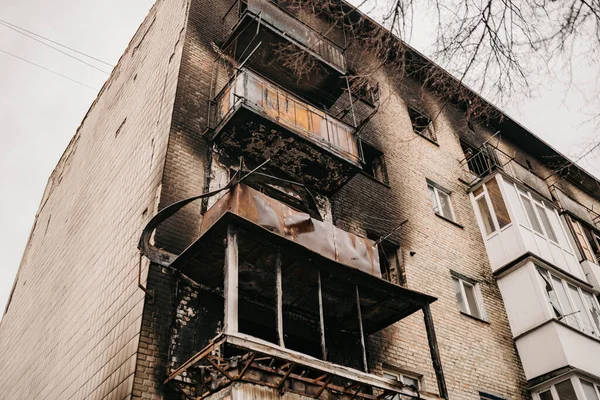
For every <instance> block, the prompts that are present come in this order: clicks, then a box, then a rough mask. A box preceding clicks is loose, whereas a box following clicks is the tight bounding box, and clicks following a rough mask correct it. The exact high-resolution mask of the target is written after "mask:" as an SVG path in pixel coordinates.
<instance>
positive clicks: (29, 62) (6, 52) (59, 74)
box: [0, 49, 98, 92]
mask: <svg viewBox="0 0 600 400" xmlns="http://www.w3.org/2000/svg"><path fill="white" fill-rule="evenodd" d="M0 52H1V53H4V54H8V55H9V56H12V57H14V58H17V59H19V60H21V61H24V62H26V63H28V64H31V65H34V66H36V67H38V68H41V69H43V70H44V71H48V72H51V73H53V74H54V75H58V76H60V77H61V78H64V79H68V80H70V81H71V82H75V83H77V84H79V85H81V86H85V87H86V88H88V89H92V90H93V91H95V92H97V91H98V89H96V88H94V87H91V86H89V85H86V84H85V83H83V82H79V81H77V80H75V79H72V78H69V77H68V76H66V75H63V74H61V73H59V72H56V71H52V70H51V69H48V68H46V67H43V66H41V65H39V64H36V63H34V62H31V61H29V60H26V59H24V58H22V57H19V56H17V55H15V54H13V53H9V52H8V51H5V50H2V49H0Z"/></svg>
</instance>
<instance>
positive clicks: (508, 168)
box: [460, 143, 552, 199]
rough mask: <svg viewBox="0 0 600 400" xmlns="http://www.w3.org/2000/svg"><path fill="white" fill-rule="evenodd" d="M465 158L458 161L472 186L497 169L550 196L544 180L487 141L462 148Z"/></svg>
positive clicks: (547, 196) (549, 197)
mask: <svg viewBox="0 0 600 400" xmlns="http://www.w3.org/2000/svg"><path fill="white" fill-rule="evenodd" d="M463 150H464V151H465V158H464V159H463V160H462V161H461V162H460V164H461V167H462V169H463V171H464V172H465V173H466V175H467V177H468V179H467V181H466V183H467V184H468V185H469V186H470V187H473V186H474V185H476V184H477V183H479V182H480V181H481V180H482V179H484V178H485V177H486V176H488V175H491V174H493V173H494V172H496V171H498V170H502V171H504V172H505V173H506V174H508V175H509V176H511V177H512V178H515V179H517V180H519V181H521V182H522V183H524V184H526V185H527V186H529V187H530V188H532V189H535V190H536V191H537V192H538V193H539V194H542V195H543V196H545V197H546V198H548V199H551V198H552V195H551V194H550V190H549V188H548V185H547V184H546V182H545V181H544V180H543V179H541V178H540V177H539V176H537V175H536V174H535V173H533V172H532V171H531V169H529V168H527V167H524V166H523V165H521V164H520V163H519V162H517V161H516V160H515V158H514V156H510V155H509V154H507V153H505V152H504V151H502V150H500V149H499V148H498V147H496V146H493V145H491V144H489V143H484V144H483V145H482V146H480V147H479V148H476V149H472V148H469V147H467V148H464V149H463Z"/></svg>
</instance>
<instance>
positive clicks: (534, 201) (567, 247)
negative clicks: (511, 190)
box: [508, 183, 583, 274]
mask: <svg viewBox="0 0 600 400" xmlns="http://www.w3.org/2000/svg"><path fill="white" fill-rule="evenodd" d="M508 184H510V185H514V187H515V189H516V190H517V197H518V198H519V203H520V205H521V208H522V209H523V211H524V213H525V218H526V219H527V223H528V224H529V226H525V225H523V224H521V223H520V224H519V225H520V226H522V227H523V228H525V229H527V230H529V231H531V232H532V233H533V234H534V235H536V236H538V237H539V238H542V239H544V240H546V241H548V242H549V243H550V244H553V245H554V246H557V247H559V248H560V249H562V250H563V251H564V252H566V253H568V254H569V255H572V256H573V257H575V258H578V257H577V255H576V253H575V250H574V249H573V248H572V244H571V239H574V240H577V238H572V237H570V236H572V233H571V231H570V230H569V229H567V228H566V226H564V222H563V220H562V219H561V218H560V215H559V213H558V211H557V210H556V208H555V207H554V206H552V205H551V204H549V203H548V202H547V201H546V200H543V199H540V198H538V196H534V195H533V193H532V192H531V190H527V189H524V188H522V187H520V186H519V185H517V184H515V183H508ZM521 196H524V197H525V198H527V199H529V201H530V202H531V206H532V208H533V212H534V213H535V216H536V218H537V221H538V224H539V225H540V228H541V230H542V232H543V234H540V233H539V232H537V231H536V230H535V229H533V224H532V223H531V220H530V218H529V214H528V213H527V212H526V211H525V205H524V203H523V198H522V197H521ZM536 205H539V206H541V207H542V208H543V209H544V210H545V211H546V213H554V215H555V217H556V218H557V220H558V226H554V225H552V220H551V219H550V216H548V219H549V223H550V226H551V227H552V229H553V230H554V234H555V235H556V237H557V239H558V240H559V241H558V242H557V241H554V240H552V239H550V237H549V236H548V233H547V232H546V227H545V226H544V223H543V222H542V218H541V217H540V215H539V210H538V208H537V207H536ZM557 229H560V232H557V231H556V230H557ZM561 233H562V237H564V238H565V240H566V242H565V244H564V245H563V244H562V243H560V239H559V237H560V236H561ZM580 268H581V266H580ZM580 272H581V273H582V274H583V271H580Z"/></svg>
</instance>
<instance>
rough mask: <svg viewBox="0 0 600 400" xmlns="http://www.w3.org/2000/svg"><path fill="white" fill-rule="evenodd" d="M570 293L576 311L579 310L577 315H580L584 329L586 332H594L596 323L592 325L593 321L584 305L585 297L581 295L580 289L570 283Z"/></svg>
mask: <svg viewBox="0 0 600 400" xmlns="http://www.w3.org/2000/svg"><path fill="white" fill-rule="evenodd" d="M568 287H569V294H570V295H571V300H573V306H574V307H575V311H579V312H578V313H577V315H578V316H579V321H580V322H581V324H582V325H583V331H584V332H586V333H592V332H594V325H592V321H590V317H588V314H587V312H586V310H585V307H584V305H583V299H582V298H581V296H580V295H579V291H578V290H577V288H576V287H575V286H573V285H568Z"/></svg>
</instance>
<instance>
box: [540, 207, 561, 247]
mask: <svg viewBox="0 0 600 400" xmlns="http://www.w3.org/2000/svg"><path fill="white" fill-rule="evenodd" d="M535 207H536V208H537V210H538V213H539V214H540V218H541V219H542V224H544V229H545V230H546V234H547V235H548V237H549V238H550V240H552V241H554V242H558V238H557V237H556V233H555V232H554V229H552V225H550V220H549V219H548V214H546V209H545V208H544V207H542V206H541V205H539V204H536V205H535Z"/></svg>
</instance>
